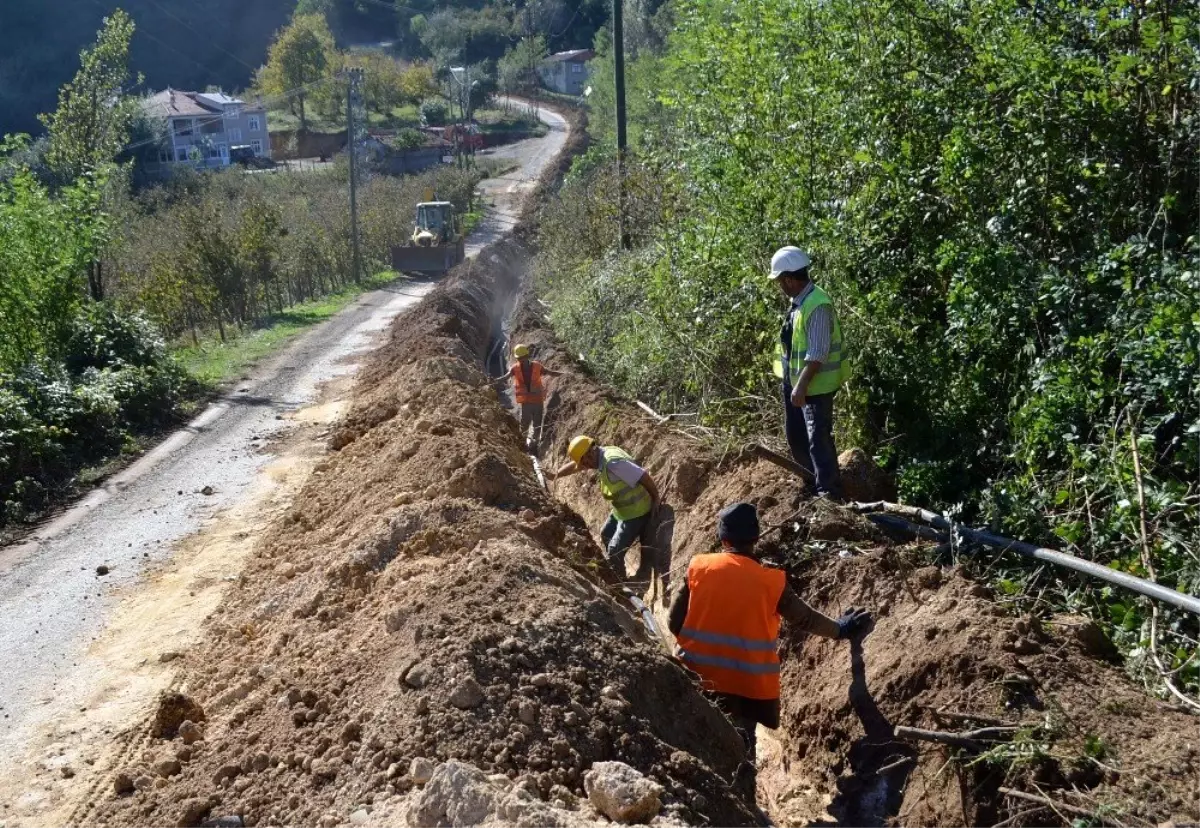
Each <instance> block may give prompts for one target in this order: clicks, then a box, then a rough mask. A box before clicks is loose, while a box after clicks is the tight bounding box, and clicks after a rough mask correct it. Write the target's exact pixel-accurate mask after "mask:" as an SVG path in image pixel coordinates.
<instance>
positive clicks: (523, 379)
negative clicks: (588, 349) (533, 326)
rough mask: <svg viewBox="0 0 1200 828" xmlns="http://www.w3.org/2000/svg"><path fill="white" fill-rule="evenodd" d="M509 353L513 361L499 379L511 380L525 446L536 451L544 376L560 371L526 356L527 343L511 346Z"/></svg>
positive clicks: (542, 412)
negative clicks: (511, 351)
mask: <svg viewBox="0 0 1200 828" xmlns="http://www.w3.org/2000/svg"><path fill="white" fill-rule="evenodd" d="M513 356H515V357H516V358H517V360H516V362H514V363H513V364H512V365H510V366H509V367H508V374H506V375H505V376H504V377H503V378H502V380H508V379H511V380H512V383H513V398H514V399H515V400H516V403H517V408H518V409H519V414H520V419H521V436H522V437H523V438H524V439H525V448H526V450H527V451H529V452H531V453H533V454H537V451H538V446H540V445H541V442H542V421H543V419H544V418H545V416H546V382H545V378H546V377H559V376H562V372H561V371H555V370H553V369H551V368H547V367H546V366H545V365H543V364H542V363H541V362H539V361H538V360H536V359H532V358H530V355H529V346H528V345H517V346H516V347H515V348H513Z"/></svg>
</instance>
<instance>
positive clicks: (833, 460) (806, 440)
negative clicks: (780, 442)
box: [783, 384, 842, 498]
mask: <svg viewBox="0 0 1200 828" xmlns="http://www.w3.org/2000/svg"><path fill="white" fill-rule="evenodd" d="M833 396H834V395H833V394H817V395H815V396H814V395H811V394H810V395H809V396H808V398H807V399H806V400H805V401H804V405H803V406H802V407H800V408H796V406H794V405H792V388H791V386H790V385H787V384H785V385H784V386H783V410H784V431H785V433H786V434H787V441H788V448H790V449H791V450H792V459H793V460H795V461H796V462H797V463H799V464H800V467H801V468H803V469H804V470H805V472H807V474H808V475H811V476H812V478H813V479H814V480H815V482H816V489H817V494H823V495H828V496H830V497H833V498H839V497H841V493H842V492H841V480H840V479H839V474H838V463H837V448H836V447H835V446H834V444H833Z"/></svg>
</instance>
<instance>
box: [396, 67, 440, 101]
mask: <svg viewBox="0 0 1200 828" xmlns="http://www.w3.org/2000/svg"><path fill="white" fill-rule="evenodd" d="M400 89H401V90H402V91H403V92H404V98H405V101H406V102H408V103H417V102H419V101H423V100H425V99H426V98H428V97H431V96H433V95H436V94H437V93H438V85H437V77H436V76H435V75H434V73H433V67H432V66H430V65H429V64H428V63H414V64H411V65H410V66H408V67H407V68H406V69H405V70H404V72H403V73H402V74H401V76H400Z"/></svg>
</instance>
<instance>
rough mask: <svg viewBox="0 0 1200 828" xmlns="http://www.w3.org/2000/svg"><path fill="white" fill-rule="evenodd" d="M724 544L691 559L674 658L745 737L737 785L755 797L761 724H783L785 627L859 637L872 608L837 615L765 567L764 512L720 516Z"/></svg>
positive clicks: (677, 613) (675, 616) (673, 616)
mask: <svg viewBox="0 0 1200 828" xmlns="http://www.w3.org/2000/svg"><path fill="white" fill-rule="evenodd" d="M717 537H718V538H719V539H720V541H721V550H720V551H719V552H712V553H706V554H700V555H696V556H695V557H693V558H692V560H691V562H690V563H689V564H688V570H687V577H686V578H685V579H684V580H683V582H682V583H681V584H680V586H679V588H678V590H677V592H676V593H675V596H674V598H673V599H672V601H671V607H670V610H669V614H668V619H667V626H668V627H669V628H670V630H671V632H672V633H673V634H674V636H675V640H676V642H677V644H678V649H677V650H676V656H677V657H678V658H679V659H680V660H681V661H682V662H683V663H684V664H685V665H686V666H687V667H688V668H689V669H691V670H693V671H694V672H696V673H697V674H698V675H699V676H700V679H701V687H702V688H703V689H704V690H705V692H707V693H708V694H710V696H711V697H712V698H713V700H714V701H715V702H716V704H717V706H718V707H720V708H721V710H722V711H723V712H724V713H725V714H726V715H727V716H728V717H729V718H730V721H732V722H733V726H734V727H735V728H736V729H737V731H738V732H739V733H740V734H741V736H742V738H743V739H744V740H745V743H746V759H747V761H746V762H744V763H743V764H742V765H741V766H740V767H739V768H738V771H737V777H736V778H735V780H734V783H735V785H736V786H737V787H738V789H739V790H740V791H742V792H743V794H744V795H745V796H746V797H747V799H748V801H753V800H754V791H755V785H756V771H755V758H756V757H755V754H756V746H757V738H756V735H755V730H756V728H757V726H758V725H760V724H761V725H763V726H764V727H768V728H771V729H772V730H774V729H776V728H778V727H779V625H780V621H781V620H786V621H787V622H788V626H789V629H791V630H792V631H793V632H797V631H798V632H808V633H813V634H814V635H819V636H823V637H824V638H834V639H857V638H861V637H862V636H864V635H866V634H867V632H869V631H870V628H871V626H872V618H871V614H870V613H869V612H867V611H866V610H860V609H854V608H851V609H848V610H846V611H845V612H844V613H842V615H841V616H840V617H839V618H837V619H833V618H830V617H829V616H827V615H823V614H822V613H820V612H818V611H817V610H815V609H813V608H812V607H810V606H809V605H808V604H807V603H805V602H804V601H803V600H802V599H801V598H800V596H799V595H797V594H796V593H795V591H794V590H793V589H792V588H791V587H790V586H788V583H787V575H786V574H785V573H784V571H783V570H782V569H776V568H774V567H769V566H764V565H763V563H762V562H761V561H760V560H759V559H758V556H757V554H756V552H755V546H756V544H757V542H758V538H759V522H758V510H757V509H756V508H755V507H754V506H753V505H751V504H749V503H735V504H733V505H732V506H727V507H726V508H724V509H723V510H721V512H720V514H719V517H718V521H717Z"/></svg>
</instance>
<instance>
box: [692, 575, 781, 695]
mask: <svg viewBox="0 0 1200 828" xmlns="http://www.w3.org/2000/svg"><path fill="white" fill-rule="evenodd" d="M786 581H787V579H786V576H785V575H784V573H783V571H782V570H778V569H769V568H768V567H765V566H763V565H762V564H760V563H759V562H758V561H756V560H754V559H753V558H748V557H746V556H744V555H735V554H733V553H732V552H717V553H713V554H707V555H697V556H696V557H694V558H692V560H691V563H689V564H688V573H687V583H688V611H687V617H686V618H685V619H684V622H683V629H681V630H680V631H679V636H678V642H679V650H678V655H679V657H680V658H681V659H683V661H684V663H686V664H687V665H688V667H690V668H691V669H693V670H695V671H696V672H697V673H699V674H700V677H701V679H703V683H704V686H705V688H706V689H709V690H714V691H716V692H718V693H730V694H732V695H735V696H742V697H744V698H748V699H767V700H770V699H777V698H779V654H778V646H779V621H780V618H779V609H778V607H779V598H780V596H782V595H783V589H784V586H785V585H786Z"/></svg>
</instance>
